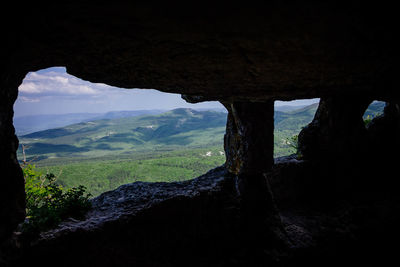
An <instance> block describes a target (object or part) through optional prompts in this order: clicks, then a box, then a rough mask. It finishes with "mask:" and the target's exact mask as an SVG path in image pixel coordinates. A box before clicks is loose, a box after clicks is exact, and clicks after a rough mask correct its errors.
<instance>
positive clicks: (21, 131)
mask: <svg viewBox="0 0 400 267" xmlns="http://www.w3.org/2000/svg"><path fill="white" fill-rule="evenodd" d="M165 111H166V110H161V109H151V110H130V111H110V112H106V113H68V114H50V115H28V116H20V117H15V118H14V127H15V130H16V134H17V135H18V136H21V135H26V134H29V133H33V132H38V131H43V130H47V129H52V128H58V127H64V126H67V125H70V124H75V123H80V122H86V121H90V120H103V119H118V118H126V117H134V116H141V115H147V114H148V115H155V114H160V113H163V112H165Z"/></svg>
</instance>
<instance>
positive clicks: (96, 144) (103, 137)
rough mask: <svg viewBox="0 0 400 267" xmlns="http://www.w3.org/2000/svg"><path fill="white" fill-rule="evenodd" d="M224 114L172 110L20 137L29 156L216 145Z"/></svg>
mask: <svg viewBox="0 0 400 267" xmlns="http://www.w3.org/2000/svg"><path fill="white" fill-rule="evenodd" d="M226 117H227V116H226V113H222V112H217V111H197V110H193V109H185V108H181V109H175V110H172V111H168V112H164V113H162V114H156V115H148V114H147V115H140V116H133V117H132V116H130V117H123V118H117V119H102V120H90V121H86V122H80V123H77V124H72V125H68V126H65V127H59V128H54V129H48V130H43V131H38V132H34V133H30V134H27V135H23V136H20V143H21V144H24V145H26V146H27V147H28V150H27V153H29V155H32V156H39V155H40V156H46V157H62V156H88V155H89V156H93V155H105V154H107V155H108V154H110V153H117V154H118V153H129V152H132V151H141V150H147V151H148V150H154V149H172V147H182V148H186V147H201V146H208V145H215V144H217V143H218V144H220V143H221V142H222V136H223V134H224V132H225V125H226Z"/></svg>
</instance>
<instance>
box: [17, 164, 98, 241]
mask: <svg viewBox="0 0 400 267" xmlns="http://www.w3.org/2000/svg"><path fill="white" fill-rule="evenodd" d="M22 169H23V172H24V178H25V192H26V213H27V220H26V221H25V223H24V224H23V226H22V229H23V231H24V232H25V233H27V234H29V235H36V234H38V233H39V232H40V231H44V230H47V229H49V228H51V227H54V226H56V225H57V224H59V223H60V222H61V221H62V220H64V219H66V218H70V217H72V218H75V219H80V218H82V217H83V216H84V215H85V213H86V212H87V211H88V210H89V209H90V207H91V206H90V201H89V198H90V197H91V195H90V194H86V188H85V187H84V186H78V187H71V188H69V189H65V188H63V187H62V186H61V185H59V184H58V183H57V180H56V177H55V175H54V174H52V173H47V174H43V173H42V172H41V171H38V170H37V169H36V168H35V166H34V165H30V164H26V165H23V166H22Z"/></svg>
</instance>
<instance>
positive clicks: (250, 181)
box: [224, 100, 287, 246]
mask: <svg viewBox="0 0 400 267" xmlns="http://www.w3.org/2000/svg"><path fill="white" fill-rule="evenodd" d="M224 105H225V107H226V108H227V110H228V112H229V113H228V121H227V126H226V134H225V137H224V145H225V153H226V167H227V169H228V170H229V172H231V173H232V174H235V175H236V189H237V192H238V194H239V197H240V200H241V208H242V218H243V223H244V226H243V231H244V233H245V234H244V235H245V236H246V238H248V239H249V240H252V241H253V242H255V241H256V240H258V241H260V240H262V242H269V243H270V244H274V245H277V246H279V245H284V246H286V244H287V240H286V235H285V234H284V229H283V227H282V223H281V220H280V217H279V213H278V209H277V207H276V205H275V202H274V200H273V196H272V192H271V190H270V186H269V182H268V178H267V176H266V173H267V172H268V171H270V170H271V168H272V166H273V162H274V158H273V151H274V101H273V100H270V101H267V102H234V103H230V104H227V103H224ZM249 240H246V241H245V242H248V241H249Z"/></svg>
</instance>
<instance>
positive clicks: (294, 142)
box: [285, 134, 301, 158]
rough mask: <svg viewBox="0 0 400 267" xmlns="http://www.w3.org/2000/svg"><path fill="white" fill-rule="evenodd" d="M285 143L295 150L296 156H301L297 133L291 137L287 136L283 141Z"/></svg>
mask: <svg viewBox="0 0 400 267" xmlns="http://www.w3.org/2000/svg"><path fill="white" fill-rule="evenodd" d="M285 144H286V145H287V146H289V147H290V148H292V149H293V150H294V151H295V153H296V155H297V157H298V158H301V153H300V150H299V135H298V134H295V135H293V136H292V137H290V138H287V139H286V141H285Z"/></svg>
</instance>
